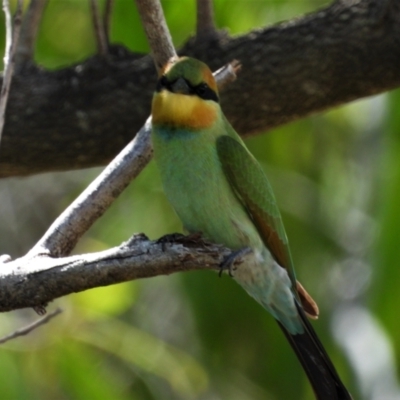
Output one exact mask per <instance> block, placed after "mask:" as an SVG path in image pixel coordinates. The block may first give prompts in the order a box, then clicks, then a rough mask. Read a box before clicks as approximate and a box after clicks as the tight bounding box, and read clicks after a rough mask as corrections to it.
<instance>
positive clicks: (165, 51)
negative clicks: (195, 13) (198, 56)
mask: <svg viewBox="0 0 400 400" xmlns="http://www.w3.org/2000/svg"><path fill="white" fill-rule="evenodd" d="M136 5H137V8H138V10H139V14H140V17H141V19H142V24H143V27H144V30H145V32H146V36H147V40H148V42H149V45H150V48H151V50H152V55H153V60H154V64H155V65H156V68H157V71H160V70H161V68H162V67H164V66H165V64H167V62H168V61H169V60H170V59H171V58H174V57H177V54H176V51H175V47H174V45H173V43H172V38H171V34H170V33H169V29H168V27H167V23H166V22H165V17H164V13H163V10H162V8H161V4H160V2H159V0H136Z"/></svg>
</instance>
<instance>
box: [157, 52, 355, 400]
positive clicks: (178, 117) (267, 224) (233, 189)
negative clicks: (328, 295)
mask: <svg viewBox="0 0 400 400" xmlns="http://www.w3.org/2000/svg"><path fill="white" fill-rule="evenodd" d="M152 118H153V132H152V140H153V146H154V156H155V160H156V163H157V165H158V167H159V171H160V174H161V179H162V182H163V186H164V190H165V193H166V196H167V198H168V200H169V201H170V203H171V204H172V206H173V208H174V209H175V211H176V213H177V214H178V216H179V218H180V219H181V221H182V223H183V226H184V228H185V229H186V230H187V231H188V232H191V233H198V232H201V233H202V235H203V236H204V237H205V238H207V239H209V240H211V241H212V242H215V243H220V244H223V245H225V246H227V247H229V248H230V249H232V250H234V251H235V252H238V253H240V252H241V250H242V249H251V254H249V255H247V256H246V257H245V258H244V260H245V261H244V262H243V263H241V264H240V265H239V266H238V267H237V268H236V269H231V270H230V272H231V273H232V276H233V278H234V279H235V280H236V281H237V282H238V283H239V284H240V285H241V286H242V287H243V288H244V289H245V290H246V291H247V293H248V294H249V295H250V296H252V297H253V298H254V299H255V300H256V301H257V302H259V303H260V304H261V305H262V306H263V307H264V308H265V309H266V310H267V311H269V312H270V313H271V314H272V315H273V317H274V318H275V319H276V320H277V322H278V324H279V326H280V327H281V328H282V330H283V332H284V333H285V335H286V337H287V339H288V340H289V342H290V344H291V346H292V348H293V349H294V351H295V353H296V355H297V357H298V358H299V360H300V362H301V364H302V366H303V368H304V370H305V372H306V373H307V375H308V378H309V380H310V383H311V385H312V387H313V390H314V393H315V396H316V398H317V399H320V400H331V399H351V396H350V394H349V393H348V391H347V390H346V388H345V386H344V385H343V383H342V382H341V380H340V378H339V376H338V374H337V372H336V370H335V368H334V366H333V364H332V362H331V361H330V359H329V357H328V355H327V353H326V351H325V350H324V348H323V346H322V344H321V342H320V341H319V339H318V337H317V335H316V333H315V332H314V330H313V328H312V326H311V324H310V323H309V322H308V320H307V317H306V314H307V315H308V316H310V317H313V318H316V317H317V316H318V307H317V305H316V303H315V302H314V300H313V299H312V298H311V296H310V295H309V294H308V293H307V292H306V290H305V289H304V288H303V286H302V285H301V284H300V283H299V282H297V281H296V277H295V273H294V269H293V263H292V258H291V255H290V250H289V246H288V240H287V237H286V233H285V230H284V227H283V223H282V220H281V216H280V213H279V210H278V207H277V204H276V201H275V198H274V195H273V192H272V189H271V186H270V184H269V182H268V180H267V178H266V176H265V174H264V172H263V170H262V168H261V166H260V165H259V164H258V162H257V161H256V159H255V158H254V157H253V156H252V154H251V153H250V152H249V150H248V149H247V148H246V146H245V144H244V143H243V141H242V140H241V138H240V137H239V135H238V134H237V133H236V132H235V130H234V129H233V128H232V126H231V125H230V124H229V122H228V120H227V119H226V118H225V116H224V114H223V112H222V110H221V107H220V104H219V94H218V90H217V85H216V82H215V79H214V77H213V75H212V73H211V71H210V69H209V68H208V66H207V65H206V64H204V63H202V62H201V61H198V60H196V59H193V58H188V57H182V58H180V59H178V60H174V61H171V62H170V63H168V64H167V65H166V66H165V67H164V68H163V69H162V71H161V73H160V76H159V80H158V83H157V88H156V92H155V94H154V97H153V103H152ZM234 254H235V253H234ZM288 379H290V378H288Z"/></svg>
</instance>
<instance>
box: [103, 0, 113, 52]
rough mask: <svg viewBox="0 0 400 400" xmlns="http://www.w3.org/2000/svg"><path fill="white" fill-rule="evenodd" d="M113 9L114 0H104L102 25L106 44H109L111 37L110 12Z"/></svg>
mask: <svg viewBox="0 0 400 400" xmlns="http://www.w3.org/2000/svg"><path fill="white" fill-rule="evenodd" d="M113 8H114V0H106V6H105V9H104V17H103V25H104V33H105V35H106V41H107V44H108V45H109V44H110V35H111V20H112V10H113Z"/></svg>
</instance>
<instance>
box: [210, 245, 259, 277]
mask: <svg viewBox="0 0 400 400" xmlns="http://www.w3.org/2000/svg"><path fill="white" fill-rule="evenodd" d="M251 251H252V250H251V248H250V247H243V248H242V249H239V250H236V251H234V252H232V253H231V254H229V256H228V257H226V258H225V260H224V261H222V263H221V264H220V266H219V274H218V276H219V277H221V276H222V272H224V270H228V274H229V276H230V277H231V278H233V271H234V270H235V269H236V268H235V267H234V266H235V263H236V261H238V259H240V258H241V257H243V256H245V255H246V254H249V253H251Z"/></svg>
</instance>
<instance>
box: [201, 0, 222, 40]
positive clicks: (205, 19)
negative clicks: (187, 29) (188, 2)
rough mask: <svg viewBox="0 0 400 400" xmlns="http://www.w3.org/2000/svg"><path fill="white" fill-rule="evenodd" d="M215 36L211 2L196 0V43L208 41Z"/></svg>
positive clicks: (211, 0)
mask: <svg viewBox="0 0 400 400" xmlns="http://www.w3.org/2000/svg"><path fill="white" fill-rule="evenodd" d="M217 36H218V33H217V30H216V28H215V22H214V9H213V0H197V24H196V41H202V40H210V39H212V38H216V37H217Z"/></svg>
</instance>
